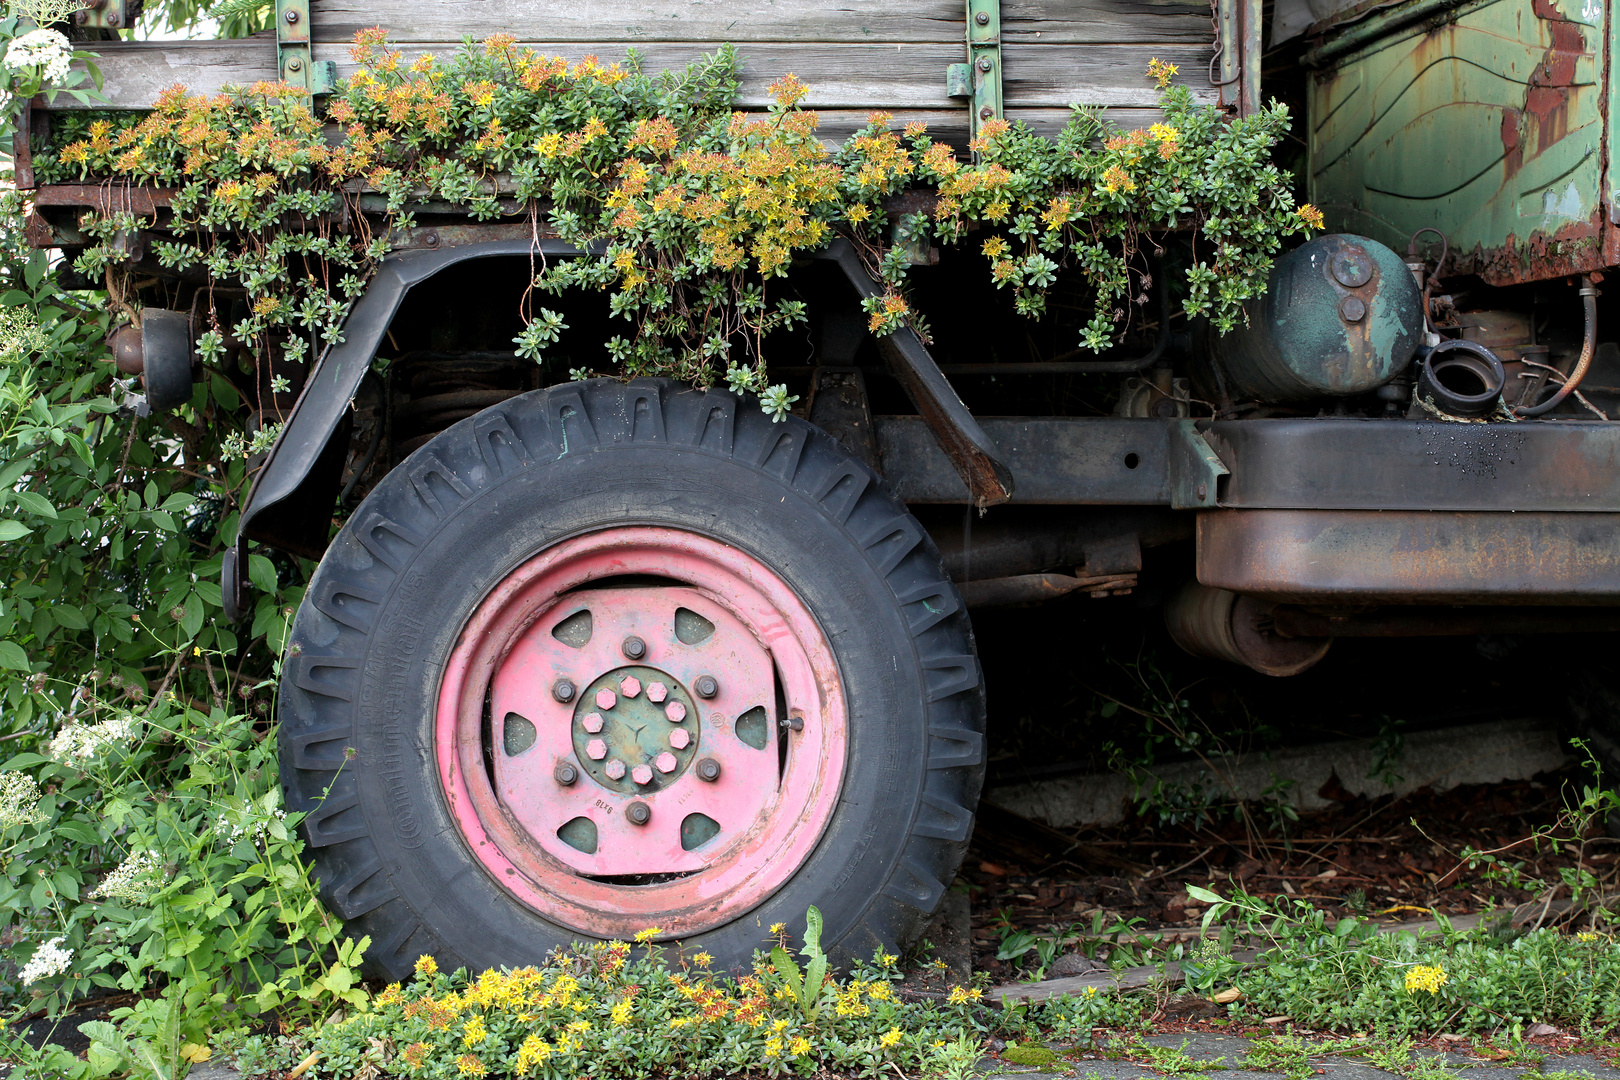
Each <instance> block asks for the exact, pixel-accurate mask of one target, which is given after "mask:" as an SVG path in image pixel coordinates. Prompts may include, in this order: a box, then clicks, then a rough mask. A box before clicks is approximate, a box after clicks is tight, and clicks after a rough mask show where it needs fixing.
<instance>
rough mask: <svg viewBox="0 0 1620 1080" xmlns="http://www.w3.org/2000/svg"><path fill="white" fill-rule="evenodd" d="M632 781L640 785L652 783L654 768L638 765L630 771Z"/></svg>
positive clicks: (644, 764)
mask: <svg viewBox="0 0 1620 1080" xmlns="http://www.w3.org/2000/svg"><path fill="white" fill-rule="evenodd" d="M630 779H632V780H634V781H635V782H636V783H638V784H650V783H652V766H651V765H648V764H646V763H643V764H640V765H637V766H636V767H635V768H633V769H631V770H630Z"/></svg>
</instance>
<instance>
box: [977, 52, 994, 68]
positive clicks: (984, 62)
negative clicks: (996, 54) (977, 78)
mask: <svg viewBox="0 0 1620 1080" xmlns="http://www.w3.org/2000/svg"><path fill="white" fill-rule="evenodd" d="M993 66H994V65H993V64H991V62H990V58H989V57H988V56H981V57H979V70H980V71H989V70H990V69H991V67H993Z"/></svg>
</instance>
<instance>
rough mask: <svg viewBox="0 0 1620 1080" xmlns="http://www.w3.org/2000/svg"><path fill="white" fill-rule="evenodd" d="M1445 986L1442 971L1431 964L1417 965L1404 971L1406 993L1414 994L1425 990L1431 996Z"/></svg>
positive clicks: (1444, 974) (1443, 972) (1444, 977)
mask: <svg viewBox="0 0 1620 1080" xmlns="http://www.w3.org/2000/svg"><path fill="white" fill-rule="evenodd" d="M1445 984H1446V973H1445V971H1444V970H1443V969H1441V968H1439V967H1436V966H1434V965H1431V964H1417V965H1415V966H1413V967H1410V968H1407V969H1406V992H1407V993H1409V994H1412V993H1416V992H1417V991H1419V990H1427V991H1428V992H1429V993H1431V994H1438V993H1439V992H1440V988H1441V987H1442V986H1444V985H1445Z"/></svg>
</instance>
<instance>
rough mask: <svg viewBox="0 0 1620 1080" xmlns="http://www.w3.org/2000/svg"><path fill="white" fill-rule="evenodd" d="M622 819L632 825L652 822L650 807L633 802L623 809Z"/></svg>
mask: <svg viewBox="0 0 1620 1080" xmlns="http://www.w3.org/2000/svg"><path fill="white" fill-rule="evenodd" d="M624 819H625V820H626V821H628V822H629V823H630V824H632V825H645V824H647V822H649V821H651V820H652V807H650V806H648V805H647V804H646V803H644V802H633V803H631V804H630V805H629V806H627V807H625V808H624Z"/></svg>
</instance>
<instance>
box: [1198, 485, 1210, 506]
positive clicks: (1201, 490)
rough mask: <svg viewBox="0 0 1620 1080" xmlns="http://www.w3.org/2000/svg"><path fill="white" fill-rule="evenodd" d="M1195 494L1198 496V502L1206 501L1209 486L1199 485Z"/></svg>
mask: <svg viewBox="0 0 1620 1080" xmlns="http://www.w3.org/2000/svg"><path fill="white" fill-rule="evenodd" d="M1196 494H1197V496H1198V501H1199V502H1203V501H1204V500H1205V499H1207V498H1208V497H1209V485H1208V484H1199V485H1198V491H1197V492H1196Z"/></svg>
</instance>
